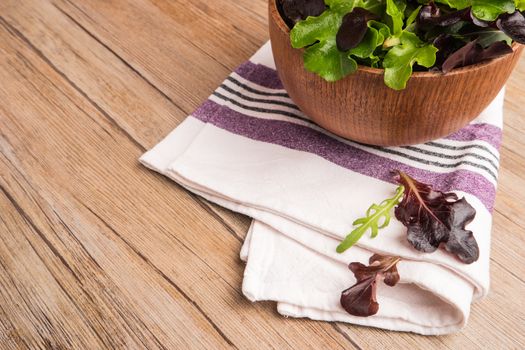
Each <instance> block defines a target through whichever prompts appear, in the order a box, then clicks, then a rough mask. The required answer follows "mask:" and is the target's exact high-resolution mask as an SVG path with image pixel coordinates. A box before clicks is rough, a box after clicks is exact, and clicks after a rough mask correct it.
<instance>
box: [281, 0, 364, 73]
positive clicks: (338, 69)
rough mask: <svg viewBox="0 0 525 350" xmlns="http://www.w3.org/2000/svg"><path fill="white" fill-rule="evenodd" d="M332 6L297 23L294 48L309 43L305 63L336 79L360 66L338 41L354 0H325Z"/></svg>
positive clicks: (293, 33)
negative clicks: (340, 30) (342, 48)
mask: <svg viewBox="0 0 525 350" xmlns="http://www.w3.org/2000/svg"><path fill="white" fill-rule="evenodd" d="M325 3H326V4H327V5H328V6H330V8H329V9H327V10H326V11H325V12H323V13H322V14H321V15H320V16H317V17H308V18H307V19H306V20H304V21H301V22H299V23H297V24H296V25H295V26H294V27H293V29H292V30H291V32H290V41H291V44H292V46H293V47H294V48H302V47H306V49H305V52H304V57H303V58H304V65H305V67H306V69H308V70H309V71H311V72H314V73H317V74H318V75H320V76H321V77H323V78H324V79H325V80H327V81H336V80H339V79H342V78H344V77H345V76H346V75H348V74H350V73H352V72H354V71H355V70H356V69H357V62H356V61H355V60H354V59H352V58H351V57H349V55H348V54H347V53H345V52H340V51H339V50H338V49H337V45H336V35H337V32H338V30H339V27H340V26H341V23H342V20H343V17H344V15H345V14H347V13H349V12H351V11H352V9H353V7H354V1H353V0H325Z"/></svg>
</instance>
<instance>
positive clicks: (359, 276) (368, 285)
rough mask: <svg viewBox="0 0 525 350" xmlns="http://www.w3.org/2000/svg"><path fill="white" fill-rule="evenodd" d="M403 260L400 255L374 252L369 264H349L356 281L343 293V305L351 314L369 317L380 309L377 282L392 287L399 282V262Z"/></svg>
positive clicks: (341, 300)
mask: <svg viewBox="0 0 525 350" xmlns="http://www.w3.org/2000/svg"><path fill="white" fill-rule="evenodd" d="M400 260H401V258H400V257H398V256H383V255H379V254H374V255H372V256H371V257H370V259H369V261H368V266H365V265H363V264H361V263H359V262H353V263H350V265H348V268H349V269H350V271H352V272H353V273H354V277H355V279H356V283H355V284H354V285H353V286H351V287H350V288H348V289H346V290H344V291H343V292H342V293H341V299H340V302H341V306H342V307H343V309H345V310H346V312H348V313H349V314H350V315H354V316H361V317H367V316H372V315H375V314H376V313H377V312H378V311H379V303H378V302H377V297H376V290H377V282H378V281H379V280H381V279H383V282H384V283H385V284H386V285H387V286H390V287H393V286H395V285H396V284H397V283H398V282H399V279H400V277H399V273H398V272H397V266H396V265H397V263H398V262H399V261H400Z"/></svg>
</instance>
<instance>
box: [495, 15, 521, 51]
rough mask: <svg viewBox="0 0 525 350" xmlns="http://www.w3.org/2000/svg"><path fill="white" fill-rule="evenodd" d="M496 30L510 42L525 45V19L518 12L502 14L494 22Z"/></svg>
mask: <svg viewBox="0 0 525 350" xmlns="http://www.w3.org/2000/svg"><path fill="white" fill-rule="evenodd" d="M496 25H497V26H498V28H499V29H500V30H501V31H502V32H503V33H505V34H507V35H508V36H509V37H510V38H511V39H512V40H514V41H516V42H518V43H520V44H525V17H524V16H523V14H522V13H521V12H519V11H516V12H514V13H512V14H510V15H509V14H503V15H501V16H499V18H498V20H497V21H496Z"/></svg>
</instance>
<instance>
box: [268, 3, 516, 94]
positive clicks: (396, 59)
mask: <svg viewBox="0 0 525 350" xmlns="http://www.w3.org/2000/svg"><path fill="white" fill-rule="evenodd" d="M278 8H279V10H280V14H281V16H282V17H283V19H284V20H285V22H286V23H287V25H288V26H289V27H290V29H291V32H290V42H291V45H292V46H293V47H294V48H305V51H304V56H303V58H304V66H305V68H306V69H308V70H309V71H311V72H314V73H316V74H318V75H319V76H321V77H322V78H324V79H325V80H327V81H337V80H339V79H342V78H344V77H345V76H347V75H349V74H352V73H353V72H355V71H356V70H357V68H358V65H364V66H369V67H374V68H383V69H384V71H385V72H384V82H385V84H386V85H387V86H388V87H390V88H392V89H395V90H401V89H404V88H405V87H406V83H407V81H408V80H409V78H410V76H411V75H412V72H413V70H416V71H425V70H426V71H428V70H430V71H441V72H443V73H448V72H449V71H451V70H452V69H454V68H457V67H462V66H467V65H471V64H475V63H478V62H482V61H485V60H488V59H491V58H495V57H498V56H502V55H506V54H509V53H512V48H511V45H512V42H513V41H515V42H518V43H522V44H525V17H524V14H523V13H522V12H521V11H525V0H436V2H434V1H428V0H278Z"/></svg>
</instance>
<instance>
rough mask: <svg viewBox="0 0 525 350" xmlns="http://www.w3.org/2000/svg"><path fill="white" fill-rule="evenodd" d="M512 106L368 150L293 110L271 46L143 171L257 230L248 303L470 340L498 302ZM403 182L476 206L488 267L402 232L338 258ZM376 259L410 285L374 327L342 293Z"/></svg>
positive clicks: (382, 299)
mask: <svg viewBox="0 0 525 350" xmlns="http://www.w3.org/2000/svg"><path fill="white" fill-rule="evenodd" d="M502 107H503V92H501V93H500V94H499V95H498V97H497V98H496V99H495V100H494V101H493V102H492V104H491V105H490V106H489V107H488V108H487V109H486V110H485V111H484V112H483V113H482V114H481V115H480V116H479V117H478V118H477V119H476V120H475V121H474V122H472V123H471V124H470V125H468V126H466V127H465V128H463V129H462V130H460V131H459V132H457V133H454V134H453V135H450V136H448V137H446V138H443V139H440V140H436V141H433V142H428V143H426V144H421V145H416V146H407V147H387V148H385V147H374V146H367V145H362V144H358V143H355V142H351V141H348V140H344V139H341V138H339V137H337V136H335V135H332V134H330V133H329V132H327V131H325V130H323V129H322V128H320V127H318V126H316V125H315V124H314V123H312V122H311V121H310V120H309V119H308V117H307V116H305V115H304V114H302V113H301V112H300V111H299V109H298V108H297V107H295V105H294V104H293V102H292V101H291V100H290V99H289V97H288V96H287V94H286V91H285V90H283V87H282V85H281V83H280V81H279V78H278V76H277V73H276V71H275V66H274V63H273V58H272V55H271V49H270V46H269V44H266V45H264V46H263V47H262V48H261V49H260V50H259V51H258V52H257V53H256V54H255V55H254V56H253V57H252V58H251V59H250V61H248V62H246V63H244V64H243V65H241V66H240V67H239V68H237V69H236V70H235V72H233V73H232V74H231V75H230V76H229V77H228V78H227V79H226V80H225V81H224V83H223V84H222V85H221V86H220V87H219V88H218V89H217V90H216V91H215V92H214V93H213V94H212V95H211V96H210V98H209V99H208V100H207V101H206V102H205V103H204V104H203V105H202V106H201V107H200V108H199V109H197V110H196V111H195V112H194V113H193V114H192V115H191V116H189V117H188V118H187V119H186V120H185V121H184V122H183V123H181V124H180V125H179V126H178V127H177V128H176V129H175V130H173V131H172V132H171V133H170V134H169V135H168V136H167V137H166V138H165V139H164V140H163V141H162V142H160V143H159V144H158V145H157V146H155V147H154V148H153V149H152V150H151V151H149V152H147V153H146V154H145V155H143V156H142V158H141V162H142V163H143V164H144V165H146V166H148V167H150V168H151V169H153V170H155V171H158V172H160V173H162V174H164V175H166V176H168V177H170V178H171V179H173V180H175V181H176V182H178V183H179V184H181V185H182V186H184V187H186V188H187V189H189V190H190V191H192V192H194V193H197V194H199V195H201V196H202V197H204V198H206V199H208V200H210V201H213V202H215V203H218V204H220V205H222V206H224V207H227V208H230V209H232V210H234V211H237V212H240V213H243V214H246V215H249V216H251V217H252V218H254V222H253V224H252V226H251V228H250V231H249V232H248V235H247V238H246V242H245V244H244V245H243V248H242V251H241V258H243V259H244V260H246V261H247V265H246V270H245V274H244V281H243V287H242V288H243V292H244V294H245V295H246V297H247V298H249V299H250V300H252V301H257V300H274V301H277V302H278V311H279V312H280V313H282V314H284V315H288V316H293V317H309V318H312V319H318V320H326V321H334V320H337V321H345V322H350V323H355V324H361V325H368V326H375V327H381V328H386V329H392V330H401V331H412V332H417V333H421V334H444V333H450V332H454V331H457V330H459V329H461V328H462V327H463V326H464V325H465V324H466V322H467V319H468V314H469V311H470V303H471V302H472V300H475V299H478V298H480V297H482V296H484V295H485V294H486V293H487V291H488V287H489V253H490V232H491V224H492V216H491V211H492V207H493V203H494V198H495V191H496V182H497V171H498V164H499V154H498V148H499V143H500V141H501V126H502ZM394 169H398V170H402V171H404V172H406V173H408V174H409V175H411V176H413V177H415V178H416V179H418V180H420V181H423V182H427V183H431V184H434V186H435V188H437V189H439V190H442V191H447V192H448V191H454V192H456V193H458V194H459V195H460V196H464V197H466V199H467V200H468V201H469V203H471V204H472V205H473V206H474V208H475V209H476V211H477V215H476V218H475V219H474V221H473V222H472V223H471V224H469V226H468V229H469V230H472V231H473V232H474V234H475V237H476V240H477V242H478V245H479V248H480V257H479V260H478V261H476V262H475V263H473V264H470V265H465V264H462V263H461V262H459V261H458V260H457V259H456V258H454V257H453V256H451V255H450V254H447V253H446V252H444V251H442V250H438V251H436V252H434V253H432V254H426V253H421V252H418V251H416V250H415V249H413V248H412V247H411V246H410V245H409V244H408V242H407V240H406V229H405V228H404V227H403V226H402V225H401V224H400V223H399V222H397V220H392V221H391V224H390V225H389V226H388V227H387V228H385V229H383V230H381V231H380V233H379V235H378V237H376V238H375V239H370V238H369V237H368V236H366V235H365V236H364V237H363V238H362V239H361V240H360V241H359V242H358V244H357V246H354V247H352V248H351V249H349V250H347V251H346V252H345V253H343V254H337V253H336V252H335V247H336V246H337V244H338V242H339V241H340V240H341V239H342V238H344V236H345V235H346V234H347V233H348V232H349V231H351V229H352V222H353V221H354V220H355V219H356V218H358V217H361V216H363V214H364V213H365V212H366V210H367V209H368V207H369V206H370V205H371V204H372V203H379V202H381V201H382V200H383V199H385V198H388V197H391V196H392V195H393V193H394V191H395V188H396V185H395V184H393V178H392V175H391V171H392V170H394ZM374 252H377V253H383V254H389V255H399V256H401V257H403V258H404V259H403V260H402V261H401V262H400V263H399V264H398V269H399V271H400V276H401V281H400V284H398V285H397V286H395V287H393V288H392V287H386V286H383V285H382V284H379V288H378V301H379V304H380V308H379V312H378V313H377V314H376V315H374V316H371V317H367V318H363V317H355V316H351V315H349V314H347V313H346V312H345V311H344V310H343V309H342V308H341V306H340V305H339V298H340V293H341V291H343V290H344V289H346V288H348V287H349V286H351V285H352V284H353V283H354V282H355V280H354V277H353V274H352V273H351V272H350V271H349V270H348V268H347V265H348V263H350V262H353V261H359V262H363V263H366V262H367V260H368V258H369V257H370V256H371V255H372V254H373V253H374Z"/></svg>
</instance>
